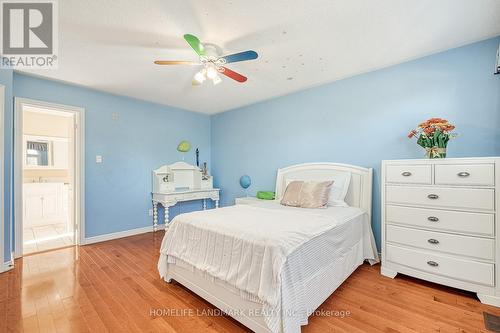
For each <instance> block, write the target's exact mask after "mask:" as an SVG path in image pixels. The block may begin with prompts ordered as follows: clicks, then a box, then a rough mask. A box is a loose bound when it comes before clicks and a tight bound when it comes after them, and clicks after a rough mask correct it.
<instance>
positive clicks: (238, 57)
mask: <svg viewBox="0 0 500 333" xmlns="http://www.w3.org/2000/svg"><path fill="white" fill-rule="evenodd" d="M258 56H259V55H258V54H257V52H255V51H245V52H240V53H235V54H230V55H227V56H223V57H220V58H219V59H223V60H224V63H225V64H228V63H230V62H237V61H245V60H253V59H257V57H258Z"/></svg>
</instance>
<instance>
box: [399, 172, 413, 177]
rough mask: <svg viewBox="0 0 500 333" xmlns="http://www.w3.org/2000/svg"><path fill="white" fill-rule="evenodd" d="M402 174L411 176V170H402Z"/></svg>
mask: <svg viewBox="0 0 500 333" xmlns="http://www.w3.org/2000/svg"><path fill="white" fill-rule="evenodd" d="M401 176H403V177H410V176H411V172H410V171H405V172H402V173H401Z"/></svg>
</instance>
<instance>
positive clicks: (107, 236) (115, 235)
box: [81, 224, 165, 245]
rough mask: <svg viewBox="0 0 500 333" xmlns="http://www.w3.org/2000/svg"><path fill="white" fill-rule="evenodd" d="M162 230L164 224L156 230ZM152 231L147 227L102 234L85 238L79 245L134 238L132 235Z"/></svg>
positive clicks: (151, 227)
mask: <svg viewBox="0 0 500 333" xmlns="http://www.w3.org/2000/svg"><path fill="white" fill-rule="evenodd" d="M164 228H165V225H164V224H160V225H158V230H162V229H164ZM152 231H153V226H147V227H142V228H136V229H130V230H124V231H118V232H112V233H110V234H104V235H99V236H93V237H86V238H85V239H84V241H83V244H81V245H88V244H94V243H99V242H105V241H109V240H112V239H117V238H123V237H129V236H134V235H139V234H145V233H146V232H152Z"/></svg>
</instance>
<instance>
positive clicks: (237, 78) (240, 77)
mask: <svg viewBox="0 0 500 333" xmlns="http://www.w3.org/2000/svg"><path fill="white" fill-rule="evenodd" d="M218 70H219V72H220V73H221V74H224V75H225V76H227V77H230V78H231V79H233V80H235V81H238V82H241V83H243V82H245V81H246V80H247V78H246V77H244V76H243V75H241V74H239V73H236V72H235V71H232V70H230V69H229V68H226V67H224V66H221V67H219V68H218Z"/></svg>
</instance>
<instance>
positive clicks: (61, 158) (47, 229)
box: [22, 106, 75, 255]
mask: <svg viewBox="0 0 500 333" xmlns="http://www.w3.org/2000/svg"><path fill="white" fill-rule="evenodd" d="M22 112H23V170H22V172H23V190H22V196H23V218H22V226H23V254H24V255H26V254H30V253H37V252H43V251H47V250H52V249H56V248H61V247H66V246H72V245H74V244H75V226H74V218H73V216H74V208H73V207H74V205H73V187H74V186H73V184H74V128H75V127H74V126H75V125H74V117H73V115H72V114H69V113H65V112H59V111H55V110H48V109H47V110H45V109H42V108H38V107H37V108H35V107H30V106H25V107H24V108H23V111H22Z"/></svg>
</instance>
